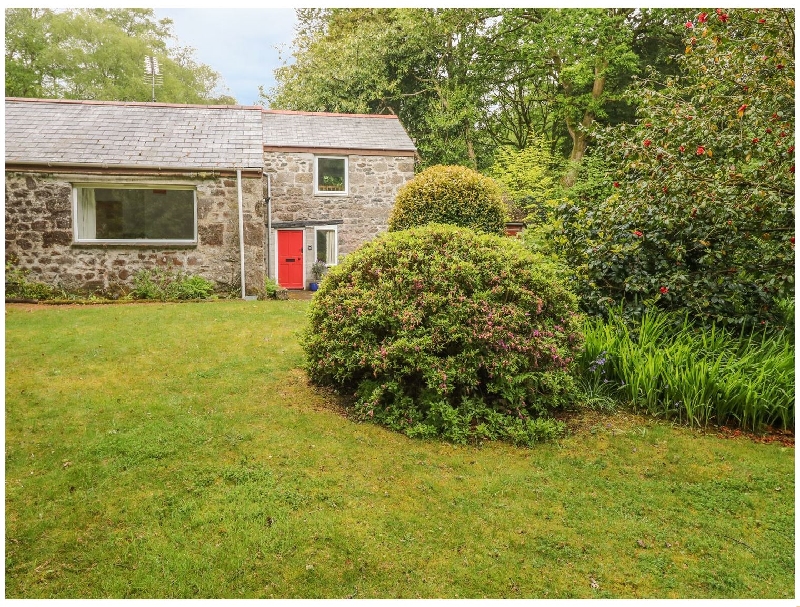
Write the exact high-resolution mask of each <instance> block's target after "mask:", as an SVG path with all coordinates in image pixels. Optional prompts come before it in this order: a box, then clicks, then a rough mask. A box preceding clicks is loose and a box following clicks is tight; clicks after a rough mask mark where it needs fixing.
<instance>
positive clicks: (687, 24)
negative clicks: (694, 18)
mask: <svg viewBox="0 0 800 607" xmlns="http://www.w3.org/2000/svg"><path fill="white" fill-rule="evenodd" d="M686 27H687V28H689V29H692V28H693V27H694V23H692V22H691V21H687V22H686Z"/></svg>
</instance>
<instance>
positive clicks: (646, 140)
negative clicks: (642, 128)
mask: <svg viewBox="0 0 800 607" xmlns="http://www.w3.org/2000/svg"><path fill="white" fill-rule="evenodd" d="M651 143H653V142H652V141H650V140H649V139H645V140H644V147H646V148H649V147H650V144H651Z"/></svg>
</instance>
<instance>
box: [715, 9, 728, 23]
mask: <svg viewBox="0 0 800 607" xmlns="http://www.w3.org/2000/svg"><path fill="white" fill-rule="evenodd" d="M717 16H718V17H719V20H720V21H722V22H723V23H726V22H727V21H728V13H723V12H722V9H721V8H718V9H717Z"/></svg>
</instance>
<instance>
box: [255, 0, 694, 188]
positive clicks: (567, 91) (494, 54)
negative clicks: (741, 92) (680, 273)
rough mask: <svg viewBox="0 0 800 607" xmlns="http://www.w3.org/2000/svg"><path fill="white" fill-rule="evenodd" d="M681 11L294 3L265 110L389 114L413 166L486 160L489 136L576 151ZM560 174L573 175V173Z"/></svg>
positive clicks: (618, 113) (613, 112) (658, 48)
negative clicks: (292, 32)
mask: <svg viewBox="0 0 800 607" xmlns="http://www.w3.org/2000/svg"><path fill="white" fill-rule="evenodd" d="M685 14H689V13H687V11H686V10H685V9H682V10H665V9H641V10H633V9H539V8H536V9H534V8H516V9H422V8H403V9H388V8H385V9H384V8H382V9H299V10H298V19H299V24H298V28H297V33H296V36H295V40H294V45H293V58H294V62H292V63H288V62H287V64H285V65H284V66H282V67H281V68H279V69H278V70H277V71H276V80H277V83H278V84H277V86H276V87H275V88H274V89H272V90H270V91H264V90H263V89H262V99H263V100H264V101H266V102H267V103H268V104H269V105H271V106H272V107H275V108H282V109H293V110H306V111H340V112H342V111H343V112H367V113H392V114H396V115H397V116H398V117H399V118H400V119H401V121H402V122H403V125H404V126H405V127H406V129H407V130H408V131H409V132H410V134H411V135H412V137H414V138H415V140H416V142H417V147H418V149H419V152H420V156H421V158H422V164H423V166H430V165H434V164H463V165H466V166H470V167H472V168H478V169H479V170H486V169H488V168H489V167H490V166H491V165H492V162H493V155H494V152H495V150H496V149H498V147H500V146H511V147H513V148H516V149H519V150H522V149H525V148H526V147H528V145H529V143H530V142H532V141H534V140H535V139H536V138H537V137H545V138H546V139H547V140H548V141H549V142H550V145H551V152H552V153H557V154H559V155H563V156H565V157H569V158H571V159H572V160H575V161H580V160H581V159H582V158H583V156H584V154H585V153H586V150H587V147H588V143H589V137H590V135H589V132H590V131H589V128H590V127H591V126H592V124H594V122H595V121H598V120H599V121H601V122H603V123H614V122H617V121H620V120H622V119H624V118H629V117H631V116H632V108H631V105H630V102H628V101H625V100H623V97H622V93H623V92H624V91H625V89H626V88H627V86H628V85H629V83H630V81H631V77H632V76H633V75H635V74H637V73H639V72H640V71H641V70H642V69H643V66H644V65H645V64H646V63H649V64H656V65H658V66H663V67H664V70H665V71H669V69H670V68H669V67H668V66H667V62H668V56H669V54H670V53H674V52H677V51H678V50H679V49H680V48H681V40H680V30H679V28H678V26H679V24H680V23H682V21H681V20H682V19H683V18H684V15H685ZM570 181H574V175H572V176H571V178H570Z"/></svg>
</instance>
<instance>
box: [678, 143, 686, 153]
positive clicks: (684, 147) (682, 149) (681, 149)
mask: <svg viewBox="0 0 800 607" xmlns="http://www.w3.org/2000/svg"><path fill="white" fill-rule="evenodd" d="M678 149H679V150H680V151H681V152H685V151H686V146H683V145H682V146H679V147H678Z"/></svg>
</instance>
